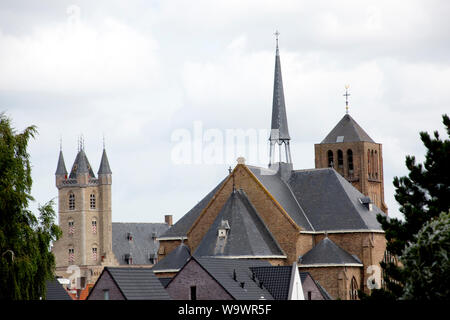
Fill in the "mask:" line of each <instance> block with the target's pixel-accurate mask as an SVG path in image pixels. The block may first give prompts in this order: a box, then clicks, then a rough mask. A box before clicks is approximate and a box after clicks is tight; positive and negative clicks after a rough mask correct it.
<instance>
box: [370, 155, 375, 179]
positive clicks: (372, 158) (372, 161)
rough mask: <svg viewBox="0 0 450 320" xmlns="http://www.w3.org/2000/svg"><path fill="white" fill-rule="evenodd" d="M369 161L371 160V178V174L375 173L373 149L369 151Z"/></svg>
mask: <svg viewBox="0 0 450 320" xmlns="http://www.w3.org/2000/svg"><path fill="white" fill-rule="evenodd" d="M370 162H371V167H372V172H371V176H372V178H373V176H374V175H375V160H374V157H373V150H372V151H371V152H370Z"/></svg>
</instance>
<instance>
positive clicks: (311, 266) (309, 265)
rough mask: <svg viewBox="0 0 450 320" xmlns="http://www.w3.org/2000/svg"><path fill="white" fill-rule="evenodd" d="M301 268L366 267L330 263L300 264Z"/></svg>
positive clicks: (353, 264)
mask: <svg viewBox="0 0 450 320" xmlns="http://www.w3.org/2000/svg"><path fill="white" fill-rule="evenodd" d="M298 267H299V268H326V267H364V265H362V264H360V263H343V264H331V263H330V264H328V263H318V264H299V265H298Z"/></svg>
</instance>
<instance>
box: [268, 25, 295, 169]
mask: <svg viewBox="0 0 450 320" xmlns="http://www.w3.org/2000/svg"><path fill="white" fill-rule="evenodd" d="M275 35H276V41H277V46H276V54H275V75H274V84H273V102H272V123H271V130H270V137H269V141H270V162H269V167H271V166H272V165H273V164H274V163H277V162H278V163H281V162H285V163H289V164H292V158H291V150H290V147H289V140H291V137H290V136H289V129H288V123H287V115H286V105H285V102H284V90H283V78H282V76H281V62H280V52H279V49H278V35H279V33H278V31H277V32H276V33H275ZM276 144H278V146H279V148H278V149H279V156H278V161H276V159H275V158H276V157H275V145H276ZM282 144H284V148H285V150H284V151H285V156H284V161H283V160H282V158H283V152H282V150H281V145H282Z"/></svg>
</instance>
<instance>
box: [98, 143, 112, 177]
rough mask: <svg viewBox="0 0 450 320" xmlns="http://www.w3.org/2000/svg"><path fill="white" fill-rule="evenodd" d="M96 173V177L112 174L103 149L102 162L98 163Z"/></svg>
mask: <svg viewBox="0 0 450 320" xmlns="http://www.w3.org/2000/svg"><path fill="white" fill-rule="evenodd" d="M97 173H98V175H101V174H111V173H112V172H111V168H110V167H109V161H108V156H107V155H106V150H105V149H103V154H102V160H101V161H100V167H99V169H98V172H97Z"/></svg>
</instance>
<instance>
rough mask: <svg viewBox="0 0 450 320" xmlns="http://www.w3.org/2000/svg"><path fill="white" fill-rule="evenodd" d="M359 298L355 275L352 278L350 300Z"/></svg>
mask: <svg viewBox="0 0 450 320" xmlns="http://www.w3.org/2000/svg"><path fill="white" fill-rule="evenodd" d="M357 299H358V283H357V282H356V279H355V277H353V278H352V282H351V284H350V300H357Z"/></svg>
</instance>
